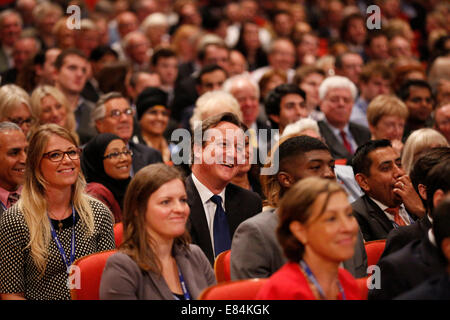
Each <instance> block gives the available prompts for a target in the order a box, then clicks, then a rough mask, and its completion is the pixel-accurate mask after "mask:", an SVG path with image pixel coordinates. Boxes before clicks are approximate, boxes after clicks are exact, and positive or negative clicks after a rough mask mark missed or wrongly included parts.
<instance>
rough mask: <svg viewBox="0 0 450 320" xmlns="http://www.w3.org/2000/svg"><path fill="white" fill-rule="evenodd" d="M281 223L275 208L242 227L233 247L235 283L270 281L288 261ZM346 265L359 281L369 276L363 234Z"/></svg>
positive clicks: (232, 268)
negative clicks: (279, 235) (278, 231)
mask: <svg viewBox="0 0 450 320" xmlns="http://www.w3.org/2000/svg"><path fill="white" fill-rule="evenodd" d="M278 223H279V216H278V214H277V212H276V209H269V210H266V211H263V212H261V213H259V214H257V215H256V216H254V217H252V218H250V219H247V220H246V221H244V222H243V223H241V224H240V225H239V227H238V229H237V230H236V232H235V234H234V236H233V242H232V244H231V278H232V279H233V280H238V279H248V278H268V277H270V276H271V275H272V274H273V273H274V272H276V271H277V270H278V269H280V268H281V267H282V266H283V265H284V264H285V263H286V262H287V259H286V257H285V256H284V253H283V249H282V248H281V246H280V244H279V243H278V239H277V236H276V229H277V227H278ZM343 265H344V268H345V269H346V270H347V271H349V272H350V273H351V274H352V275H353V276H354V277H356V278H362V277H365V276H366V275H367V273H366V272H367V254H366V250H365V248H364V242H363V238H362V234H361V232H358V238H357V241H356V245H355V254H354V255H353V257H352V258H351V259H348V260H346V261H344V263H343Z"/></svg>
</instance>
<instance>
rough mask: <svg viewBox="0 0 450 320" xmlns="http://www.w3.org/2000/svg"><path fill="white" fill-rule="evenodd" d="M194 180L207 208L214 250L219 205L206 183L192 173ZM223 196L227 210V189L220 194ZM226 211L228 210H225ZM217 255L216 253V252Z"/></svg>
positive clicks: (206, 212) (223, 205) (223, 204)
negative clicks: (215, 220) (215, 221)
mask: <svg viewBox="0 0 450 320" xmlns="http://www.w3.org/2000/svg"><path fill="white" fill-rule="evenodd" d="M192 181H193V182H194V185H195V187H196V188H197V191H198V193H199V195H200V199H201V200H202V204H203V209H204V210H205V215H206V221H207V222H208V229H209V235H210V238H211V245H212V248H213V251H214V215H215V213H216V207H217V205H216V204H215V203H214V202H212V200H211V197H212V196H213V195H214V193H212V192H211V191H210V190H209V189H208V188H207V187H206V186H205V185H204V184H202V183H201V182H200V181H199V180H198V179H197V178H196V177H195V175H194V174H192ZM217 195H218V196H220V197H221V198H222V208H223V210H224V211H225V189H223V190H222V191H221V192H220V193H219V194H217ZM225 213H226V212H225ZM214 256H215V253H214Z"/></svg>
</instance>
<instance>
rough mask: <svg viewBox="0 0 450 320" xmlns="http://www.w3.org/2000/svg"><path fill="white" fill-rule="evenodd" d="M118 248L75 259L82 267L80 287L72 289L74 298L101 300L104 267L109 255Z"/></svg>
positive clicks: (71, 292)
mask: <svg viewBox="0 0 450 320" xmlns="http://www.w3.org/2000/svg"><path fill="white" fill-rule="evenodd" d="M115 252H116V250H109V251H102V252H97V253H93V254H90V255H88V256H85V257H82V258H80V259H77V260H75V262H74V265H76V266H78V267H79V268H80V289H71V290H70V295H71V297H72V300H99V294H98V290H99V287H100V280H101V278H102V273H103V269H104V268H105V264H106V260H108V258H109V256H111V255H112V254H113V253H115Z"/></svg>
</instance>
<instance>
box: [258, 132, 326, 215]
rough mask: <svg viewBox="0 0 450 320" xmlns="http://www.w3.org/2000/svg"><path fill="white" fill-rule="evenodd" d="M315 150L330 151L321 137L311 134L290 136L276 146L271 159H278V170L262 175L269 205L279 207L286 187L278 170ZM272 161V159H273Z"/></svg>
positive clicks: (287, 169)
mask: <svg viewBox="0 0 450 320" xmlns="http://www.w3.org/2000/svg"><path fill="white" fill-rule="evenodd" d="M313 150H326V151H328V152H330V150H329V149H328V147H327V145H326V144H325V143H323V142H322V141H320V140H319V139H316V138H312V137H310V136H295V137H292V138H288V139H286V140H285V141H283V142H281V144H280V145H279V146H278V147H275V148H274V150H273V154H272V155H271V157H270V158H271V159H277V160H274V161H278V163H279V165H278V171H277V172H275V173H274V174H272V175H261V176H260V181H261V187H262V189H263V193H264V195H265V196H266V198H267V201H266V202H267V205H270V206H273V207H277V206H278V203H279V200H280V198H281V197H282V196H283V194H284V192H285V189H284V188H283V187H282V186H281V185H280V182H279V181H278V172H280V171H288V172H289V168H287V167H288V166H290V165H291V166H292V165H295V163H294V162H295V161H294V160H295V159H296V158H299V157H302V156H303V155H304V154H305V153H307V152H310V151H313ZM271 162H272V161H271ZM271 165H273V163H267V164H266V166H271Z"/></svg>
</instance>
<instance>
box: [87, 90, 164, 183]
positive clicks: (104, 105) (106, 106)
mask: <svg viewBox="0 0 450 320" xmlns="http://www.w3.org/2000/svg"><path fill="white" fill-rule="evenodd" d="M133 116H134V110H133V108H131V106H130V103H129V102H128V100H127V99H125V97H124V96H122V94H121V93H119V92H110V93H107V94H104V95H102V96H100V98H99V100H98V101H97V105H96V107H95V109H94V111H93V112H92V120H93V121H94V122H95V127H96V128H97V131H98V133H105V132H109V133H114V134H116V135H118V136H119V137H120V138H122V139H123V141H124V142H125V143H126V144H127V146H128V148H129V149H130V150H131V151H132V152H133V156H132V161H133V165H132V170H131V172H130V175H131V176H134V174H135V173H137V172H138V171H139V170H140V169H142V168H143V167H145V166H146V165H149V164H152V163H156V162H162V156H161V152H159V151H158V150H156V149H154V148H151V147H149V146H147V145H144V144H142V143H135V142H133V141H131V140H130V139H131V136H132V135H133Z"/></svg>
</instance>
